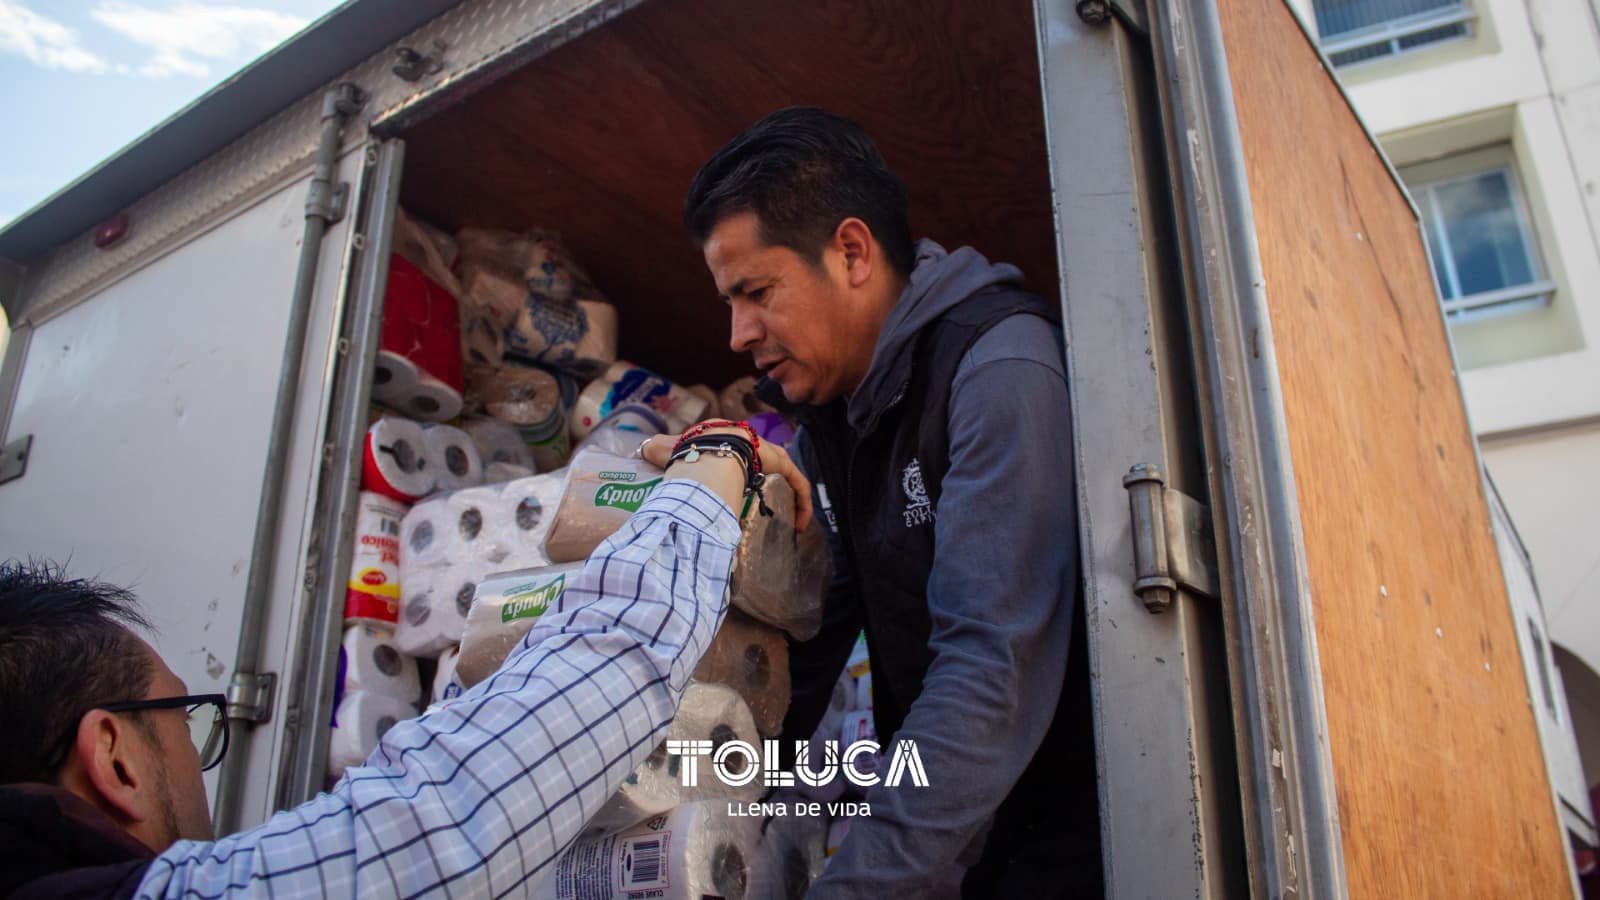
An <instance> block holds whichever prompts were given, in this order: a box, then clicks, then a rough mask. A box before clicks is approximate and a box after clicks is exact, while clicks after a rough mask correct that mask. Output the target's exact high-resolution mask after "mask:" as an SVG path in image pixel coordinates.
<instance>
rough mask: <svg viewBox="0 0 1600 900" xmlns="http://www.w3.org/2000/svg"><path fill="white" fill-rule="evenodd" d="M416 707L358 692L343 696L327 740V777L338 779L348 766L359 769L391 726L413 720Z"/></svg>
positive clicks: (335, 712) (377, 695) (381, 696)
mask: <svg viewBox="0 0 1600 900" xmlns="http://www.w3.org/2000/svg"><path fill="white" fill-rule="evenodd" d="M416 715H417V710H416V707H414V706H412V705H411V704H410V703H407V702H406V701H404V700H401V699H398V698H396V697H390V696H387V695H385V694H372V693H366V692H363V691H358V692H356V693H354V694H345V695H344V699H343V700H341V701H339V705H338V707H337V708H336V709H335V710H334V714H333V733H332V734H331V735H330V736H329V738H328V774H330V775H332V776H334V777H338V776H340V775H343V774H344V772H345V770H346V769H348V768H351V767H352V766H359V765H362V764H363V763H365V762H366V761H367V757H369V756H371V755H372V751H374V750H376V749H378V741H379V740H380V739H381V738H382V737H383V735H384V733H385V732H387V731H388V730H389V729H390V728H393V727H394V725H395V723H397V722H404V721H405V720H407V719H412V718H415V717H416Z"/></svg>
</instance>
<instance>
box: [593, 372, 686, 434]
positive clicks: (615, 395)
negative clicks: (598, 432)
mask: <svg viewBox="0 0 1600 900" xmlns="http://www.w3.org/2000/svg"><path fill="white" fill-rule="evenodd" d="M625 403H638V404H640V405H643V406H648V407H650V408H651V409H653V410H655V411H656V412H657V413H659V414H660V415H661V417H662V418H663V419H665V420H666V422H667V428H668V430H669V431H671V432H673V433H674V434H676V433H677V432H680V431H683V430H684V429H685V428H688V427H689V426H690V425H692V424H694V423H695V422H698V421H700V419H701V418H702V417H703V416H704V415H705V411H706V406H707V403H706V400H705V398H704V397H699V396H696V395H695V394H693V393H690V392H689V391H688V390H686V389H684V388H681V387H679V386H678V385H676V384H673V383H672V382H671V381H668V380H667V379H665V378H663V377H661V376H660V375H657V374H655V373H654V372H651V371H650V370H648V369H641V368H639V367H638V366H635V365H633V364H632V363H629V362H625V361H620V360H619V361H618V362H616V363H615V364H613V365H612V366H611V367H610V368H609V369H607V370H606V372H605V374H604V375H602V376H600V377H599V378H596V379H595V380H594V381H592V382H590V384H589V386H588V387H586V388H584V389H583V393H581V394H579V395H578V402H577V405H576V406H575V407H574V408H573V413H572V423H571V428H572V436H573V437H574V438H577V439H579V440H581V439H583V437H584V436H586V435H587V434H588V433H589V432H590V431H591V430H592V429H593V428H594V427H595V426H596V425H598V424H600V421H601V420H602V419H604V418H605V417H606V416H608V415H610V414H611V411H612V410H614V409H616V408H617V407H619V406H622V405H623V404H625Z"/></svg>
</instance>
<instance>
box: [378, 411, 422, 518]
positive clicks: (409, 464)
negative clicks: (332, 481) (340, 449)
mask: <svg viewBox="0 0 1600 900" xmlns="http://www.w3.org/2000/svg"><path fill="white" fill-rule="evenodd" d="M361 489H362V490H364V491H373V492H374V493H378V494H382V495H384V496H385V497H390V498H393V499H395V500H399V501H400V502H401V503H414V502H416V500H417V499H418V498H419V497H423V496H426V495H427V494H428V493H429V492H430V491H432V490H433V472H432V471H431V470H430V469H429V468H428V451H427V445H426V443H425V441H424V438H423V436H422V426H421V425H418V424H417V423H416V422H413V421H411V420H410V419H402V418H399V417H398V416H391V417H388V418H383V419H379V420H378V421H376V422H373V423H372V426H371V427H370V428H368V429H367V437H366V448H365V450H364V454H363V458H362V463H361Z"/></svg>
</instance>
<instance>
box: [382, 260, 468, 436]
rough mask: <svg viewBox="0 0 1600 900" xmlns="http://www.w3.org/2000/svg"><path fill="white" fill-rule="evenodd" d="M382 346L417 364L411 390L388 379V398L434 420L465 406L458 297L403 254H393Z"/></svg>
mask: <svg viewBox="0 0 1600 900" xmlns="http://www.w3.org/2000/svg"><path fill="white" fill-rule="evenodd" d="M379 346H380V350H381V351H386V352H387V353H388V354H397V355H399V356H403V357H405V358H406V359H407V360H410V361H411V362H412V363H413V364H415V366H416V370H417V374H416V381H415V387H414V388H413V389H412V391H411V392H410V393H409V394H403V393H396V392H397V391H398V390H399V388H398V387H396V386H394V385H385V386H384V388H383V390H382V392H381V394H380V399H381V400H382V402H384V403H385V404H386V405H389V406H393V407H394V408H395V409H397V410H399V411H400V412H402V413H405V414H406V415H408V416H412V417H414V418H419V419H426V420H428V421H431V422H442V421H444V420H446V419H449V418H452V417H454V416H455V415H456V414H457V413H459V412H460V411H461V389H462V371H461V322H460V315H459V312H458V305H457V303H456V298H455V296H454V295H453V294H452V293H451V292H450V291H449V290H447V289H446V288H445V287H444V286H442V285H440V284H439V283H438V282H436V281H434V280H433V279H432V278H429V277H428V276H427V274H426V273H424V272H423V271H422V270H421V269H420V268H418V267H417V266H416V265H414V264H413V263H411V262H410V261H408V260H407V259H405V257H403V256H401V255H399V254H391V255H390V258H389V281H388V284H387V285H386V286H385V289H384V301H383V323H382V327H381V328H380V330H379Z"/></svg>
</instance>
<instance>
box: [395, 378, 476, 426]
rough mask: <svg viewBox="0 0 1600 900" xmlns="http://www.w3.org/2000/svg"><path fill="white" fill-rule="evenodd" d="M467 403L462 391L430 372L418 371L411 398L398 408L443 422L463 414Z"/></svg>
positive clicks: (419, 417) (428, 419) (419, 416)
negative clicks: (463, 408) (462, 411)
mask: <svg viewBox="0 0 1600 900" xmlns="http://www.w3.org/2000/svg"><path fill="white" fill-rule="evenodd" d="M464 405H465V401H464V400H463V399H462V396H461V391H460V390H458V389H456V388H455V387H453V386H451V385H449V384H447V383H445V382H444V381H442V380H440V379H438V378H435V377H434V376H433V375H432V374H430V373H428V372H422V371H419V372H418V373H417V386H416V387H415V388H414V389H413V390H412V392H411V398H410V399H409V400H407V401H405V405H404V406H400V407H398V409H399V410H400V411H401V412H403V413H405V414H406V415H408V416H412V417H415V418H418V419H422V420H424V421H428V422H443V421H445V420H447V419H454V418H455V417H456V416H458V415H460V414H461V409H462V407H463V406H464Z"/></svg>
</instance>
